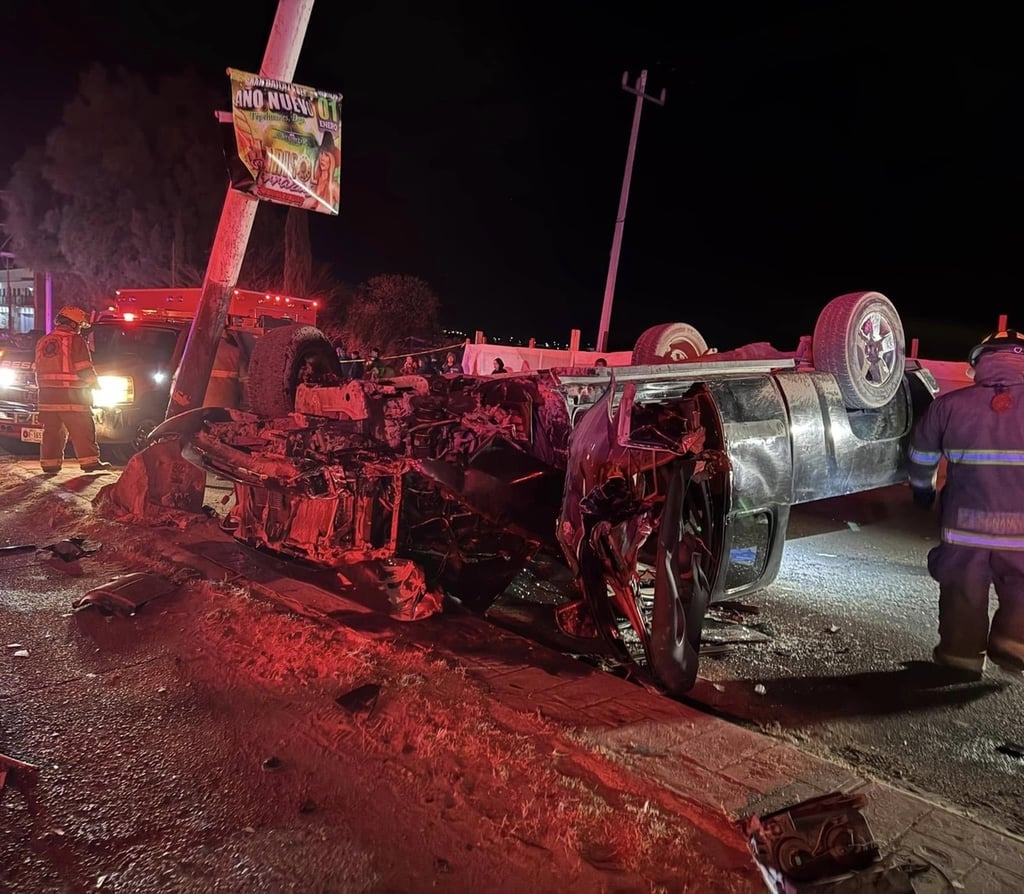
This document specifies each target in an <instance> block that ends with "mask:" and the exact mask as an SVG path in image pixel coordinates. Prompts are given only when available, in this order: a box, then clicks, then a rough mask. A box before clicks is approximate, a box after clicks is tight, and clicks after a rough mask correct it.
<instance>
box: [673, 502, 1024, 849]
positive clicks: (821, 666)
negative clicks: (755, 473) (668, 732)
mask: <svg viewBox="0 0 1024 894" xmlns="http://www.w3.org/2000/svg"><path fill="white" fill-rule="evenodd" d="M937 542H938V514H937V511H932V512H931V513H925V512H923V511H922V510H920V509H917V508H916V507H915V506H914V505H913V504H912V501H911V499H910V495H909V492H908V490H907V488H906V487H905V486H896V487H891V488H885V489H882V490H877V491H873V492H869V493H866V494H859V495H856V496H853V497H844V498H840V499H835V500H827V501H821V502H819V503H815V504H807V505H805V506H801V507H795V509H794V511H793V516H792V518H791V520H790V526H789V530H788V534H787V543H786V551H785V554H784V559H783V564H782V568H781V571H780V574H779V577H778V578H777V580H776V582H775V583H774V584H773V585H772V586H771V587H769V588H768V589H766V590H764V591H763V592H761V593H759V594H757V596H756V597H751V598H749V599H746V600H744V602H745V603H746V604H745V606H743V607H740V610H738V611H736V610H734V611H731V612H724V613H722V612H717V613H716V614H715V615H713V616H712V617H718V618H721V619H723V620H724V621H727V622H739V623H740V624H741V625H742V627H743V628H745V629H747V630H750V629H753V630H754V631H755V632H761V633H766V634H767V635H768V638H767V640H766V641H763V642H757V643H751V642H747V643H737V644H734V645H732V646H731V647H730V649H729V651H728V652H726V654H724V655H722V656H720V657H715V658H704V659H702V662H701V679H700V681H699V683H698V685H697V687H695V689H694V690H692V691H691V693H690V696H692V699H693V701H695V702H698V703H700V704H703V705H706V706H708V707H711V708H714V709H715V710H717V711H719V712H722V713H723V714H724V715H726V716H728V717H731V718H734V719H736V720H738V721H739V722H744V723H751V724H755V725H757V726H759V727H761V728H763V729H764V730H765V731H767V732H769V733H771V734H773V735H777V736H780V737H784V738H787V739H789V740H791V741H794V742H796V743H797V744H799V745H800V747H802V748H805V749H806V750H808V751H811V752H814V753H816V754H818V755H820V756H824V757H829V758H832V759H834V760H838V761H840V762H843V763H847V764H849V765H851V766H853V767H855V768H857V769H859V770H861V771H862V772H865V773H868V774H871V775H874V776H876V777H878V778H881V779H884V780H886V781H889V782H892V783H894V784H896V785H899V786H901V787H903V788H908V789H911V790H919V791H923V792H927V793H929V794H932V795H937V796H938V797H940V798H941V799H943V800H946V801H948V802H951V803H953V804H956V805H958V806H961V807H964V808H966V809H967V810H969V811H970V812H971V813H972V814H974V815H975V816H976V817H977V818H979V819H981V820H983V821H985V822H987V823H990V824H992V825H994V826H996V827H998V828H1003V829H1007V830H1009V831H1012V832H1016V833H1017V834H1021V833H1024V805H1022V803H1021V800H1020V792H1021V791H1024V679H1022V678H1020V677H1017V676H1012V675H1010V674H1007V673H1005V672H1003V671H1000V670H998V669H997V668H994V667H990V668H989V669H988V670H987V671H986V673H985V676H984V678H983V679H982V680H981V681H978V682H973V683H964V682H956V681H954V680H952V679H951V678H950V675H949V674H946V673H945V672H943V671H942V670H941V669H939V668H937V667H936V666H935V665H933V664H932V663H931V662H930V660H929V658H930V654H931V649H932V647H933V646H934V644H935V643H936V641H937V629H938V602H937V593H938V590H937V585H936V584H935V582H934V581H932V579H931V578H930V577H929V576H928V573H927V571H926V568H925V560H926V555H927V552H928V550H929V549H930V548H931V546H933V545H934V544H935V543H937ZM715 626H716V627H717V625H715ZM725 629H726V632H728V630H729V626H728V624H727V625H726V628H725ZM719 632H721V631H719ZM742 632H743V631H742V630H740V629H737V633H742Z"/></svg>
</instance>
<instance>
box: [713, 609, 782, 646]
mask: <svg viewBox="0 0 1024 894" xmlns="http://www.w3.org/2000/svg"><path fill="white" fill-rule="evenodd" d="M700 641H701V643H715V644H726V643H767V642H770V641H771V637H770V636H768V635H767V634H766V633H762V632H761V631H760V630H754V629H753V628H751V627H747V626H746V625H744V624H740V623H738V622H736V621H731V620H727V619H724V618H714V617H711V616H710V615H708V616H707V617H705V618H704V628H703V629H702V630H701V635H700Z"/></svg>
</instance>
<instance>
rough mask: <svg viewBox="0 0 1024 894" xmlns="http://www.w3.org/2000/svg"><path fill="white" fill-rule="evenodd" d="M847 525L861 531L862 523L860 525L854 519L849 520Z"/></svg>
mask: <svg viewBox="0 0 1024 894" xmlns="http://www.w3.org/2000/svg"><path fill="white" fill-rule="evenodd" d="M846 527H848V528H849V529H850V530H851V531H859V530H860V525H858V524H857V522H854V521H848V522H847V523H846Z"/></svg>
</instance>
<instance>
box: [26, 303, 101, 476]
mask: <svg viewBox="0 0 1024 894" xmlns="http://www.w3.org/2000/svg"><path fill="white" fill-rule="evenodd" d="M88 328H89V317H88V315H87V314H86V312H85V311H84V310H82V308H80V307H71V306H68V307H62V308H61V309H60V311H59V312H58V314H57V320H56V325H55V326H54V328H53V331H52V332H50V333H49V334H47V335H44V336H43V337H42V338H41V339H39V341H38V342H37V343H36V355H35V369H36V384H37V385H38V386H39V402H38V407H39V421H40V422H41V423H42V425H43V441H42V444H41V445H40V447H39V465H40V466H42V469H43V474H45V475H56V474H57V473H58V472H59V471H60V469H61V465H62V463H63V461H64V448H65V447H66V446H67V443H68V437H69V436H70V438H71V444H72V446H73V447H74V448H75V456H76V457H77V458H78V464H79V465H80V466H81V467H82V471H83V472H102V471H103V470H104V469H109V468H110V463H106V462H101V461H100V448H99V445H98V444H97V443H96V423H95V422H94V421H93V418H92V390H93V388H95V387H96V385H97V382H96V370H95V368H94V367H93V365H92V354H91V353H90V352H89V345H88V344H87V343H86V341H85V338H84V337H83V333H84V332H85V330H87V329H88Z"/></svg>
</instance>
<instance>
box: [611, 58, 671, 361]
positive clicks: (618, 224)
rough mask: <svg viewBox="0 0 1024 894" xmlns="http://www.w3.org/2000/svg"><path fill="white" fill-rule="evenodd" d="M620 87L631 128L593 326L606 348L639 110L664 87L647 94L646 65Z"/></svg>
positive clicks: (624, 77)
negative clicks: (631, 98) (629, 100)
mask: <svg viewBox="0 0 1024 894" xmlns="http://www.w3.org/2000/svg"><path fill="white" fill-rule="evenodd" d="M622 89H623V90H625V91H626V92H627V93H632V94H634V95H635V96H636V108H635V109H634V110H633V129H632V131H631V132H630V134H629V151H628V152H627V153H626V173H625V175H624V176H623V178H622V192H621V194H620V195H619V213H618V215H616V217H615V235H614V236H613V237H612V254H611V258H610V259H609V261H608V279H607V280H606V282H605V286H604V303H603V304H602V305H601V323H600V325H599V326H598V329H597V350H598V351H601V352H604V351H607V350H608V327H609V325H610V324H611V319H612V298H613V297H614V295H615V276H616V274H617V273H618V269H619V250H620V249H621V247H622V230H623V227H624V226H625V224H626V204H627V203H628V202H629V180H630V177H632V175H633V157H634V156H635V155H636V137H637V133H638V132H639V130H640V112H641V111H642V110H643V106H644V100H645V99H646V100H649V101H650V102H653V103H655V104H657V105H659V106H663V105H665V88H664V87H662V89H661V96H660V97H658V98H657V99H656V98H655V97H653V96H649V95H648V94H647V93H646V92H645V91H646V89H647V69H644V70H643V71H641V72H640V77H638V78H637V79H636V85H635V86H633V87H630V86H629V72H628V71H624V72H623V73H622Z"/></svg>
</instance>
